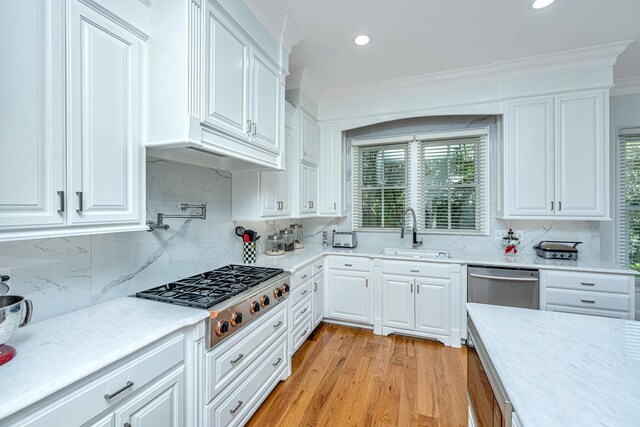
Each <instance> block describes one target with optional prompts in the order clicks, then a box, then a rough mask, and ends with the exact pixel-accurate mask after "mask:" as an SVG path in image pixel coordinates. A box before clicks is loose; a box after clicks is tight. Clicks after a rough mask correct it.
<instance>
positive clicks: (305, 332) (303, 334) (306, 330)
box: [300, 329, 309, 337]
mask: <svg viewBox="0 0 640 427" xmlns="http://www.w3.org/2000/svg"><path fill="white" fill-rule="evenodd" d="M307 332H309V330H308V329H305V330H304V332H303V333H301V334H300V337H303V336H305V335H307Z"/></svg>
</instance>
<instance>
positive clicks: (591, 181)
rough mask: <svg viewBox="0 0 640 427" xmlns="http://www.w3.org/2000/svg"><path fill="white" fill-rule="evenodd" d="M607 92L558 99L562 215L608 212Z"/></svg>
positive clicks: (560, 202)
mask: <svg viewBox="0 0 640 427" xmlns="http://www.w3.org/2000/svg"><path fill="white" fill-rule="evenodd" d="M606 102H607V100H606V99H605V97H604V93H603V92H600V91H599V92H588V93H584V94H575V95H567V96H559V97H557V98H556V147H557V148H556V153H557V159H558V160H557V164H556V170H557V177H558V178H557V182H556V194H557V196H556V200H557V203H558V211H557V214H558V215H562V216H583V217H594V216H595V217H598V216H604V215H605V214H606V213H605V197H604V194H605V191H606V189H607V188H608V179H607V173H606V172H607V169H608V167H607V165H608V149H607V146H606V145H607V144H606V142H605V141H606V140H605V138H606V136H605V130H604V129H605V123H607V117H606V115H605V113H604V111H605V103H606Z"/></svg>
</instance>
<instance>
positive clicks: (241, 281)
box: [136, 264, 283, 308]
mask: <svg viewBox="0 0 640 427" xmlns="http://www.w3.org/2000/svg"><path fill="white" fill-rule="evenodd" d="M282 272H283V270H282V269H278V268H263V267H250V266H245V265H233V264H232V265H227V266H225V267H221V268H218V269H216V270H213V271H207V272H206V273H200V274H197V275H195V276H191V277H187V278H186V279H180V280H177V281H175V282H171V283H167V284H166V285H162V286H158V287H155V288H151V289H147V290H146V291H142V292H138V293H137V294H136V297H138V298H146V299H152V300H156V301H164V302H170V303H174V304H181V305H188V306H191V307H197V308H210V307H213V306H214V305H216V304H218V303H220V302H222V301H224V300H226V299H229V298H231V297H232V296H234V295H237V294H239V293H242V292H244V291H246V290H247V289H250V288H252V287H254V286H256V285H259V284H261V283H264V282H266V281H267V280H269V279H271V278H273V277H275V276H277V275H279V274H282Z"/></svg>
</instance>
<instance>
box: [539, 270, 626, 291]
mask: <svg viewBox="0 0 640 427" xmlns="http://www.w3.org/2000/svg"><path fill="white" fill-rule="evenodd" d="M546 276H547V287H549V288H561V289H576V290H580V291H596V292H615V293H621V294H628V293H629V289H630V285H631V284H632V283H633V278H630V277H628V276H621V275H612V274H593V273H571V272H566V271H547V272H546Z"/></svg>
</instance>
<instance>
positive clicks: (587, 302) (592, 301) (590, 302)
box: [580, 299, 596, 304]
mask: <svg viewBox="0 0 640 427" xmlns="http://www.w3.org/2000/svg"><path fill="white" fill-rule="evenodd" d="M580 301H582V302H583V303H585V304H595V303H596V302H595V301H594V300H592V299H581V300H580Z"/></svg>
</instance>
